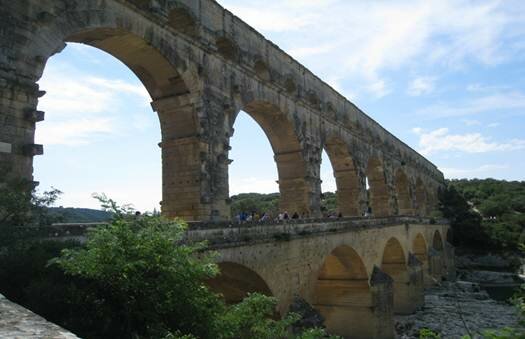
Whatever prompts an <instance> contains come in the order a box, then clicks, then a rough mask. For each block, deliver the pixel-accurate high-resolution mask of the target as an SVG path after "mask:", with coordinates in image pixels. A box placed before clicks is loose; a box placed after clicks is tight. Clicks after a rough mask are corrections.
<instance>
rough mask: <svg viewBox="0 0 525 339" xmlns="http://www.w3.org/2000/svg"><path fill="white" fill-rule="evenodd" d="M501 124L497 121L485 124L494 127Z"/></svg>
mask: <svg viewBox="0 0 525 339" xmlns="http://www.w3.org/2000/svg"><path fill="white" fill-rule="evenodd" d="M499 126H501V124H500V123H499V122H493V123H490V124H488V125H487V127H490V128H496V127H499Z"/></svg>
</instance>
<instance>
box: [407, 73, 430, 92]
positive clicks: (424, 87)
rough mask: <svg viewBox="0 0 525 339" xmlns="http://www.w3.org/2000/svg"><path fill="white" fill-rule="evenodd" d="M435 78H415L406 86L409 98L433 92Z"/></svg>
mask: <svg viewBox="0 0 525 339" xmlns="http://www.w3.org/2000/svg"><path fill="white" fill-rule="evenodd" d="M435 81H436V78H434V77H419V78H415V79H414V80H412V81H411V82H410V84H409V85H408V90H407V93H408V95H411V96H420V95H424V94H430V93H432V92H433V91H434V86H435V85H434V83H435Z"/></svg>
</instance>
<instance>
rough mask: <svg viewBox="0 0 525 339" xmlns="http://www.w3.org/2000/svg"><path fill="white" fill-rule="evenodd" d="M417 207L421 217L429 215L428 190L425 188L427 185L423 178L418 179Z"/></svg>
mask: <svg viewBox="0 0 525 339" xmlns="http://www.w3.org/2000/svg"><path fill="white" fill-rule="evenodd" d="M416 206H417V214H418V215H419V216H426V215H427V212H428V211H427V209H428V205H427V190H426V188H425V184H424V183H423V180H421V178H419V177H418V178H417V180H416Z"/></svg>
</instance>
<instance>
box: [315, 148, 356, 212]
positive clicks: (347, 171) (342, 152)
mask: <svg viewBox="0 0 525 339" xmlns="http://www.w3.org/2000/svg"><path fill="white" fill-rule="evenodd" d="M324 149H325V151H326V154H327V155H328V158H329V162H330V164H331V165H332V171H333V176H334V177H335V184H336V189H337V192H336V197H337V210H338V212H339V213H340V214H341V215H342V216H344V217H352V216H360V215H361V213H360V208H359V195H360V187H359V186H360V185H359V177H358V176H357V171H356V166H355V163H354V160H353V158H352V156H351V155H350V152H349V150H348V146H347V145H346V144H345V143H344V142H343V141H342V140H340V139H336V138H331V139H328V140H327V141H326V143H325V148H324Z"/></svg>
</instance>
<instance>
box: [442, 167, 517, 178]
mask: <svg viewBox="0 0 525 339" xmlns="http://www.w3.org/2000/svg"><path fill="white" fill-rule="evenodd" d="M509 168H510V167H509V166H508V165H495V164H487V165H482V166H479V167H477V168H468V169H467V168H447V167H443V168H440V170H441V171H442V172H443V173H444V174H445V177H447V178H451V179H454V178H475V177H478V176H480V175H484V174H485V175H486V174H490V173H497V172H499V171H502V170H506V169H509Z"/></svg>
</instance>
